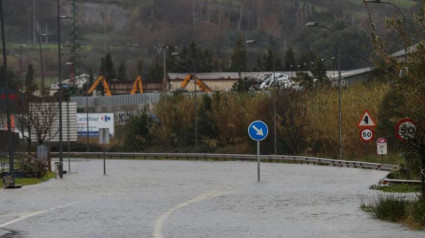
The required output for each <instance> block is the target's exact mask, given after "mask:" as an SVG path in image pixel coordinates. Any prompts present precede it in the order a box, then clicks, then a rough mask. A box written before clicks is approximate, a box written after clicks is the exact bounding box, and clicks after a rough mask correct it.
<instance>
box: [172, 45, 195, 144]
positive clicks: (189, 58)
mask: <svg viewBox="0 0 425 238" xmlns="http://www.w3.org/2000/svg"><path fill="white" fill-rule="evenodd" d="M171 56H180V57H184V58H186V59H188V60H189V61H190V62H191V63H192V64H193V74H192V77H193V84H194V86H195V147H196V148H198V106H197V105H196V104H197V95H196V64H195V61H194V60H193V59H192V58H191V57H189V56H187V55H182V54H179V53H178V52H173V53H171Z"/></svg>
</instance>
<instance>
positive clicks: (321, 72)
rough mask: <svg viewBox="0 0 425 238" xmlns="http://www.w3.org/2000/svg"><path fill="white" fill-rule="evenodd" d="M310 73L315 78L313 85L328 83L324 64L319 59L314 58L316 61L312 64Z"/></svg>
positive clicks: (319, 85)
mask: <svg viewBox="0 0 425 238" xmlns="http://www.w3.org/2000/svg"><path fill="white" fill-rule="evenodd" d="M311 73H312V74H313V76H314V77H315V79H316V80H317V81H316V82H315V86H318V87H321V86H325V85H329V84H330V81H329V78H328V76H327V75H326V67H325V64H324V63H323V61H322V60H321V59H316V61H315V62H314V64H313V66H312V69H311Z"/></svg>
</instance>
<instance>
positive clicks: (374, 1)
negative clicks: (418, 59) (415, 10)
mask: <svg viewBox="0 0 425 238" xmlns="http://www.w3.org/2000/svg"><path fill="white" fill-rule="evenodd" d="M365 2H366V3H382V4H387V5H391V6H393V7H395V8H396V9H397V10H398V11H399V12H400V14H401V16H402V17H403V24H404V30H405V31H406V32H407V25H406V24H407V23H406V16H405V15H404V13H403V11H402V10H401V8H399V7H397V5H395V4H393V3H390V2H383V1H381V0H366V1H365ZM404 62H405V63H407V43H405V44H404Z"/></svg>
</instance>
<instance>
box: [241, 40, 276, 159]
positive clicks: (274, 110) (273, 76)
mask: <svg viewBox="0 0 425 238" xmlns="http://www.w3.org/2000/svg"><path fill="white" fill-rule="evenodd" d="M245 43H246V45H255V44H259V45H262V46H266V47H267V45H266V44H264V43H260V42H257V41H256V40H247V41H246V42H245ZM271 55H272V70H273V75H272V79H273V83H276V81H275V64H274V54H273V52H272V51H271ZM273 91H275V90H273ZM276 114H277V113H276V95H274V97H273V135H274V137H273V143H274V144H273V152H274V154H275V155H276V154H277V135H276V134H277V125H276V124H277V123H276V120H277V115H276Z"/></svg>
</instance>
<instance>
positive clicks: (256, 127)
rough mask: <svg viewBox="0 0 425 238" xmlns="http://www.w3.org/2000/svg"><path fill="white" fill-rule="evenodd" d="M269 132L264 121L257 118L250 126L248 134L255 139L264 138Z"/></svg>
mask: <svg viewBox="0 0 425 238" xmlns="http://www.w3.org/2000/svg"><path fill="white" fill-rule="evenodd" d="M268 133H269V128H268V127H267V125H266V123H264V122H263V121H260V120H257V121H254V122H252V123H251V124H250V125H249V126H248V134H249V137H251V139H253V140H255V141H261V140H264V139H265V138H266V137H267V134H268Z"/></svg>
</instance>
